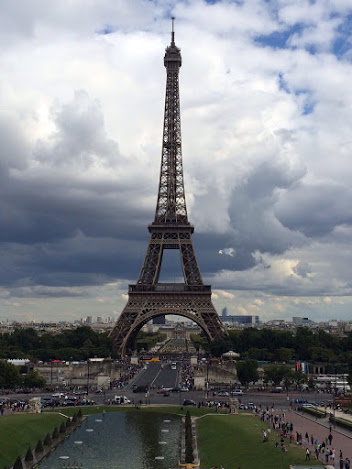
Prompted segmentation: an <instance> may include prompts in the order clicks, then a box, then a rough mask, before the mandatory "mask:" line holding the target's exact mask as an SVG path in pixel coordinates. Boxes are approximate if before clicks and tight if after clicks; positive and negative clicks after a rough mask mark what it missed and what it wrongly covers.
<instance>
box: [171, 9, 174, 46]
mask: <svg viewBox="0 0 352 469" xmlns="http://www.w3.org/2000/svg"><path fill="white" fill-rule="evenodd" d="M171 21H172V29H171V45H172V46H175V31H174V24H175V17H174V16H173V17H172V18H171Z"/></svg>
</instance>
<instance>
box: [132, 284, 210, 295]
mask: <svg viewBox="0 0 352 469" xmlns="http://www.w3.org/2000/svg"><path fill="white" fill-rule="evenodd" d="M128 291H129V293H138V292H165V293H168V292H195V293H211V286H210V285H186V284H184V283H157V284H155V285H150V284H137V285H129V287H128Z"/></svg>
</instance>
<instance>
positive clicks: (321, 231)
mask: <svg viewBox="0 0 352 469" xmlns="http://www.w3.org/2000/svg"><path fill="white" fill-rule="evenodd" d="M275 211H276V214H277V216H278V218H279V219H280V220H281V222H282V223H283V224H284V225H285V226H286V227H287V228H289V229H290V230H297V231H300V232H302V233H304V234H305V235H306V236H308V237H311V238H317V239H318V238H321V237H324V236H326V235H328V234H330V233H332V232H333V231H334V229H335V228H336V227H337V226H341V225H351V223H352V191H351V189H350V188H349V187H346V186H344V185H342V184H341V185H339V184H338V183H336V182H334V183H332V182H331V181H329V182H320V183H315V184H310V185H309V184H308V183H304V181H302V182H301V183H300V184H297V185H296V186H294V187H292V188H290V190H288V191H287V192H286V194H283V195H282V197H281V198H280V201H278V203H277V205H276V209H275Z"/></svg>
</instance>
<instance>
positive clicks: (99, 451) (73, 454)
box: [39, 411, 181, 469]
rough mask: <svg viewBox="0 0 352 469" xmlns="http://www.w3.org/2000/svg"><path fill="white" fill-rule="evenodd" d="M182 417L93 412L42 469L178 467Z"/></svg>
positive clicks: (152, 468) (57, 448)
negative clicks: (68, 468) (71, 468)
mask: <svg viewBox="0 0 352 469" xmlns="http://www.w3.org/2000/svg"><path fill="white" fill-rule="evenodd" d="M180 433H181V419H180V418H179V417H177V416H174V415H167V416H166V415H162V414H159V413H155V414H154V413H144V412H138V411H136V412H126V413H125V412H116V413H113V412H108V413H105V414H96V415H90V416H89V417H87V419H86V420H85V421H84V422H83V424H82V426H81V427H79V428H78V429H77V430H75V431H74V432H73V433H72V434H71V435H70V436H69V437H68V438H66V440H65V441H64V442H63V443H61V444H59V445H58V446H57V447H56V449H55V450H54V451H53V452H52V453H50V455H49V456H48V457H47V458H45V459H44V460H43V461H42V462H41V463H40V466H39V467H40V469H63V468H65V467H66V468H67V467H72V466H73V467H75V465H76V467H82V468H84V469H120V468H121V469H126V468H133V469H169V468H171V467H177V466H178V460H179V455H180Z"/></svg>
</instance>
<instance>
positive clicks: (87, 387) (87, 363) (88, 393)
mask: <svg viewBox="0 0 352 469" xmlns="http://www.w3.org/2000/svg"><path fill="white" fill-rule="evenodd" d="M87 366H88V371H87V396H88V395H89V357H88V358H87Z"/></svg>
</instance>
